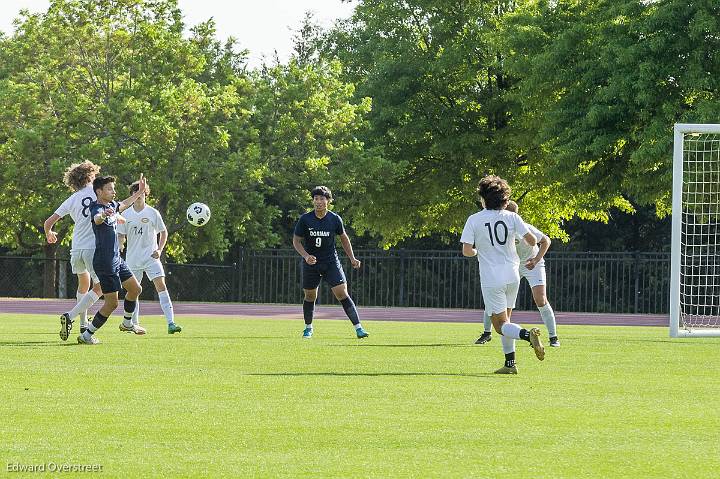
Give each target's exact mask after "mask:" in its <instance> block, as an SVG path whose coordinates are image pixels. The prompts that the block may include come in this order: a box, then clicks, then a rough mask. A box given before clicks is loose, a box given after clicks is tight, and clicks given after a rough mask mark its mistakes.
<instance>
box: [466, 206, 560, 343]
mask: <svg viewBox="0 0 720 479" xmlns="http://www.w3.org/2000/svg"><path fill="white" fill-rule="evenodd" d="M507 210H508V211H512V212H513V213H517V212H518V205H517V203H515V202H514V201H509V202H508V206H507ZM525 224H526V226H527V227H528V229H529V230H530V232H531V233H532V234H534V235H535V237H536V238H537V239H538V244H537V245H534V246H532V247H531V246H529V245H527V244H526V243H525V242H524V241H517V242H516V244H515V247H516V248H517V253H518V256H519V258H520V270H519V271H520V277H521V278H525V279H526V280H527V282H528V284H529V285H530V289H531V291H532V295H533V300H534V301H535V306H537V308H538V311H540V317H541V318H542V320H543V323H545V327H547V330H548V336H549V338H550V346H552V347H554V348H558V347H560V340H559V339H558V336H557V324H556V322H555V312H554V311H553V309H552V306H550V303H548V300H547V295H546V290H545V285H546V284H547V276H546V274H545V253H547V251H548V249H549V248H550V238H548V237H547V236H546V235H545V234H543V232H542V231H540V230H539V229H537V228H535V227H534V226H533V225H531V224H530V223H525ZM484 323H485V324H484V326H485V331H484V332H483V333H482V335H481V336H480V337H479V338H478V339H477V341H475V344H484V343H487V342H488V341H490V340H491V339H492V334H491V325H492V321H491V320H490V315H489V314H488V312H487V311H485V317H484Z"/></svg>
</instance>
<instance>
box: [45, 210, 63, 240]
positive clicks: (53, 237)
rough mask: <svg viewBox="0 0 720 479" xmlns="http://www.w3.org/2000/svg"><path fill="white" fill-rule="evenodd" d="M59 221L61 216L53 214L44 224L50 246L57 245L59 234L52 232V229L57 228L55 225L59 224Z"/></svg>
mask: <svg viewBox="0 0 720 479" xmlns="http://www.w3.org/2000/svg"><path fill="white" fill-rule="evenodd" d="M59 219H60V216H59V215H58V214H57V213H53V214H52V215H50V217H49V218H48V219H46V220H45V223H43V228H45V239H47V242H48V243H50V244H53V243H57V234H56V233H55V232H54V231H53V230H52V227H53V226H55V223H57V222H58V220H59Z"/></svg>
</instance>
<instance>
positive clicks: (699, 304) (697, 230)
mask: <svg viewBox="0 0 720 479" xmlns="http://www.w3.org/2000/svg"><path fill="white" fill-rule="evenodd" d="M670 274H671V278H670V336H672V337H674V338H677V337H699V336H720V124H689V123H678V124H676V125H675V139H674V148H673V198H672V255H671V266H670Z"/></svg>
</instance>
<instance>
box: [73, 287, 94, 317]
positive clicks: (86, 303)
mask: <svg viewBox="0 0 720 479" xmlns="http://www.w3.org/2000/svg"><path fill="white" fill-rule="evenodd" d="M98 298H99V297H98V295H97V294H95V291H93V290H92V289H91V290H90V291H88V292H87V294H85V295H84V296H83V297H82V299H81V300H80V301H78V302H77V304H76V305H75V307H74V308H73V309H71V310H70V311H68V313H67V314H68V316H70V320H73V319H74V318H75V316H77V315H78V314H80V313H81V312H82V311H87V310H88V309H89V308H90V306H92V305H93V304H95V302H96V301H97V300H98Z"/></svg>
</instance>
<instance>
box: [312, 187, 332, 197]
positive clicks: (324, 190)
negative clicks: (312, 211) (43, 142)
mask: <svg viewBox="0 0 720 479" xmlns="http://www.w3.org/2000/svg"><path fill="white" fill-rule="evenodd" d="M317 195H320V196H324V197H325V198H327V199H329V200H331V199H332V192H331V191H330V188H328V187H327V186H316V187H315V188H313V189H312V191H311V192H310V196H312V197H313V198H315V196H317Z"/></svg>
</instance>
